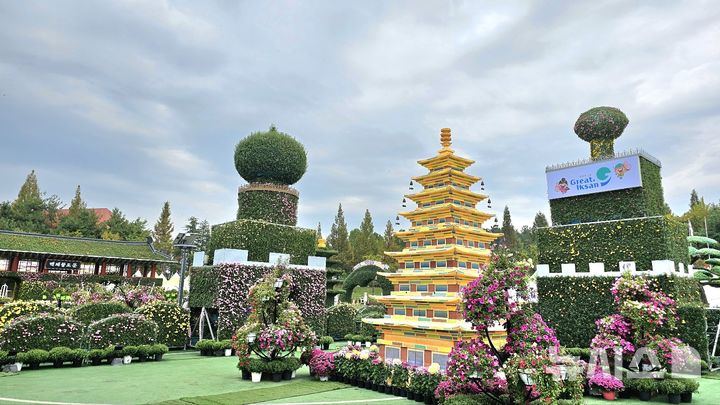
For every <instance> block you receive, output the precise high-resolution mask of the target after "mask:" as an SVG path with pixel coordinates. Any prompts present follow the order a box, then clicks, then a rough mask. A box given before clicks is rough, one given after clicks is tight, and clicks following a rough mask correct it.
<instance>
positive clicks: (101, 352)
mask: <svg viewBox="0 0 720 405" xmlns="http://www.w3.org/2000/svg"><path fill="white" fill-rule="evenodd" d="M114 350H115V348H114V347H106V348H104V349H92V350H90V351H88V352H87V358H88V359H90V360H96V361H99V360H105V359H107V358H109V357H110V356H111V355H112V354H113V352H114Z"/></svg>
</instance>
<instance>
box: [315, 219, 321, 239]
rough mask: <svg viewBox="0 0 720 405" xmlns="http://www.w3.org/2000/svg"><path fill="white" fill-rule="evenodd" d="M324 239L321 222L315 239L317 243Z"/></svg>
mask: <svg viewBox="0 0 720 405" xmlns="http://www.w3.org/2000/svg"><path fill="white" fill-rule="evenodd" d="M322 238H323V237H322V228H321V227H320V222H318V227H317V230H316V231H315V239H316V242H317V241H319V240H320V239H322Z"/></svg>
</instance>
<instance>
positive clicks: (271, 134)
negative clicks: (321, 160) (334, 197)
mask: <svg viewBox="0 0 720 405" xmlns="http://www.w3.org/2000/svg"><path fill="white" fill-rule="evenodd" d="M235 168H236V169H237V172H238V174H240V176H241V177H242V178H243V179H245V180H246V181H247V182H248V183H256V182H268V183H276V184H294V183H297V181H298V180H300V178H301V177H302V176H303V174H305V170H307V155H306V153H305V148H304V147H303V145H302V144H301V143H300V142H298V141H296V140H295V139H294V138H293V137H291V136H290V135H288V134H285V133H282V132H278V131H277V129H275V127H270V130H269V131H267V132H254V133H252V134H250V135H248V136H247V137H245V138H244V139H242V140H241V141H240V142H238V144H237V146H236V147H235Z"/></svg>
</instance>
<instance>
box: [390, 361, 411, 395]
mask: <svg viewBox="0 0 720 405" xmlns="http://www.w3.org/2000/svg"><path fill="white" fill-rule="evenodd" d="M396 360H397V359H396ZM408 376H409V371H408V369H407V368H406V367H405V366H404V365H403V364H402V362H400V361H393V368H392V386H393V395H397V396H401V397H404V396H407V382H408Z"/></svg>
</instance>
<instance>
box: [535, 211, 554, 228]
mask: <svg viewBox="0 0 720 405" xmlns="http://www.w3.org/2000/svg"><path fill="white" fill-rule="evenodd" d="M548 226H550V224H548V220H547V218H546V217H545V214H543V213H542V212H538V213H537V214H535V220H534V221H533V225H532V229H533V231H535V230H537V229H538V228H547V227H548Z"/></svg>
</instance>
